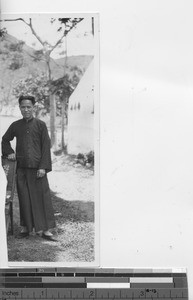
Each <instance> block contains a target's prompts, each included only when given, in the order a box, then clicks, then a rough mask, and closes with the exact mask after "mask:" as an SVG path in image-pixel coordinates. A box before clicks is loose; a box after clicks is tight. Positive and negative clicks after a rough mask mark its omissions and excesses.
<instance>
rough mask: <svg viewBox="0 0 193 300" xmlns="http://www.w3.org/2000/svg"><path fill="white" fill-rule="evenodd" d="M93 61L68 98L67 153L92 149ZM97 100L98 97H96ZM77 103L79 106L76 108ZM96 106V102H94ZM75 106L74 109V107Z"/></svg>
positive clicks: (87, 151)
mask: <svg viewBox="0 0 193 300" xmlns="http://www.w3.org/2000/svg"><path fill="white" fill-rule="evenodd" d="M93 88H94V62H93V61H92V62H91V63H90V65H89V66H88V68H87V70H86V72H85V73H84V75H83V77H82V78H81V81H80V82H79V84H78V86H77V87H76V89H75V91H74V92H73V94H72V95H71V97H70V99H69V112H68V153H69V154H75V155H77V154H78V153H85V154H87V153H89V152H90V151H94V114H93V113H92V112H93V109H94V90H93ZM97 100H98V99H97ZM78 105H79V106H80V107H79V109H78ZM96 105H97V106H98V103H96ZM75 108H76V109H75Z"/></svg>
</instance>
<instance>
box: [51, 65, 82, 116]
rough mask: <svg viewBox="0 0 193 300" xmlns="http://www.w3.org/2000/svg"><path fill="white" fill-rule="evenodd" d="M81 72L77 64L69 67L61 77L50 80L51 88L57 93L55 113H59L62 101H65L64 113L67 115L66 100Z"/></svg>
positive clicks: (67, 100)
mask: <svg viewBox="0 0 193 300" xmlns="http://www.w3.org/2000/svg"><path fill="white" fill-rule="evenodd" d="M82 74H83V72H82V70H81V69H80V68H78V67H77V66H75V67H72V68H70V72H68V73H66V74H65V75H64V76H63V77H62V78H59V79H57V80H54V81H52V89H53V90H55V93H56V95H57V98H58V101H57V113H58V114H59V115H60V114H61V108H62V103H63V102H65V115H66V117H67V110H68V102H69V98H70V96H71V94H72V93H73V91H74V89H75V88H76V86H77V84H78V83H79V81H80V78H81V76H82Z"/></svg>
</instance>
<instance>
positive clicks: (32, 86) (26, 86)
mask: <svg viewBox="0 0 193 300" xmlns="http://www.w3.org/2000/svg"><path fill="white" fill-rule="evenodd" d="M47 83H48V82H47V76H46V75H45V74H44V73H42V74H40V75H39V76H32V75H31V76H29V77H27V78H25V79H23V80H20V81H19V82H17V83H16V84H15V86H14V87H13V90H12V93H13V95H15V96H16V97H17V98H18V97H19V96H20V95H21V94H23V95H26V94H31V95H33V96H35V98H36V105H35V113H36V116H40V115H45V114H46V113H47V112H49V111H50V105H49V88H48V84H47Z"/></svg>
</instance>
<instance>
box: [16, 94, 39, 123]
mask: <svg viewBox="0 0 193 300" xmlns="http://www.w3.org/2000/svg"><path fill="white" fill-rule="evenodd" d="M34 104H35V98H34V97H33V96H29V95H27V96H23V95H22V96H20V97H19V108H20V111H21V114H22V116H23V117H24V119H26V120H30V119H31V118H32V117H33V109H34Z"/></svg>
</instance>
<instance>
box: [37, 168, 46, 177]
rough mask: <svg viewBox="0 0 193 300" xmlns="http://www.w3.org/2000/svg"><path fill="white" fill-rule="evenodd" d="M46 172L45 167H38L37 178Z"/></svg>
mask: <svg viewBox="0 0 193 300" xmlns="http://www.w3.org/2000/svg"><path fill="white" fill-rule="evenodd" d="M45 174H46V170H45V169H39V170H37V178H42V177H44V176H45Z"/></svg>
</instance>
